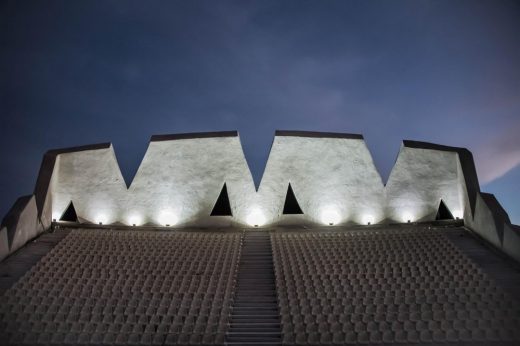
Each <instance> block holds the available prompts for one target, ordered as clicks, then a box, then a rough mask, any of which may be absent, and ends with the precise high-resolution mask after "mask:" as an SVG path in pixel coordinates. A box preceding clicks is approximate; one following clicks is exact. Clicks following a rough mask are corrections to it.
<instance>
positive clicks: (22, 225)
mask: <svg viewBox="0 0 520 346" xmlns="http://www.w3.org/2000/svg"><path fill="white" fill-rule="evenodd" d="M2 226H3V227H5V228H6V229H7V242H8V246H9V252H10V253H12V252H14V251H16V250H17V249H19V248H20V247H22V246H23V245H24V244H25V243H26V242H27V241H28V240H30V239H32V238H34V237H36V236H37V235H38V234H39V233H41V232H42V231H43V229H42V227H41V226H40V224H39V222H38V208H37V207H36V200H35V198H34V195H30V196H23V197H20V198H18V200H17V201H16V202H15V203H14V205H13V206H12V207H11V209H10V210H9V212H8V213H7V215H6V216H5V218H4V220H3V222H2Z"/></svg>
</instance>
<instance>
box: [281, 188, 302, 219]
mask: <svg viewBox="0 0 520 346" xmlns="http://www.w3.org/2000/svg"><path fill="white" fill-rule="evenodd" d="M283 213H284V215H286V214H303V211H302V209H301V208H300V205H299V204H298V201H297V200H296V196H295V195H294V192H293V189H292V187H291V183H289V187H288V188H287V195H286V196H285V203H284V205H283Z"/></svg>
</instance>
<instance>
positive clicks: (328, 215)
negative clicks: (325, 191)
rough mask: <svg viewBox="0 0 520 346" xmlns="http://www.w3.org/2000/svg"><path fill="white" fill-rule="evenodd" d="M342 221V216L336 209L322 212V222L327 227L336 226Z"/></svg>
mask: <svg viewBox="0 0 520 346" xmlns="http://www.w3.org/2000/svg"><path fill="white" fill-rule="evenodd" d="M340 220H341V216H340V215H339V212H338V211H337V210H336V209H333V208H327V209H324V210H323V211H322V212H321V221H322V222H323V223H324V224H326V225H331V226H332V225H335V224H337V223H338V222H339V221H340Z"/></svg>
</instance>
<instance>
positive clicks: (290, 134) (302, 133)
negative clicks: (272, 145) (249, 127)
mask: <svg viewBox="0 0 520 346" xmlns="http://www.w3.org/2000/svg"><path fill="white" fill-rule="evenodd" d="M274 135H275V136H284V137H313V138H342V139H361V140H363V139H364V138H363V135H359V134H354V133H339V132H315V131H287V130H276V131H275V133H274Z"/></svg>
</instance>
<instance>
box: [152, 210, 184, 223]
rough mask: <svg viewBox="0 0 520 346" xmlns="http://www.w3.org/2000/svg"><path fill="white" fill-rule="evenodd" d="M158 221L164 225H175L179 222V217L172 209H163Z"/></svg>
mask: <svg viewBox="0 0 520 346" xmlns="http://www.w3.org/2000/svg"><path fill="white" fill-rule="evenodd" d="M157 221H158V222H159V224H160V225H162V226H174V225H176V224H177V223H178V222H179V218H178V217H177V215H176V214H175V213H174V212H173V211H172V210H163V211H161V212H160V213H159V216H158V217H157Z"/></svg>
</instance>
